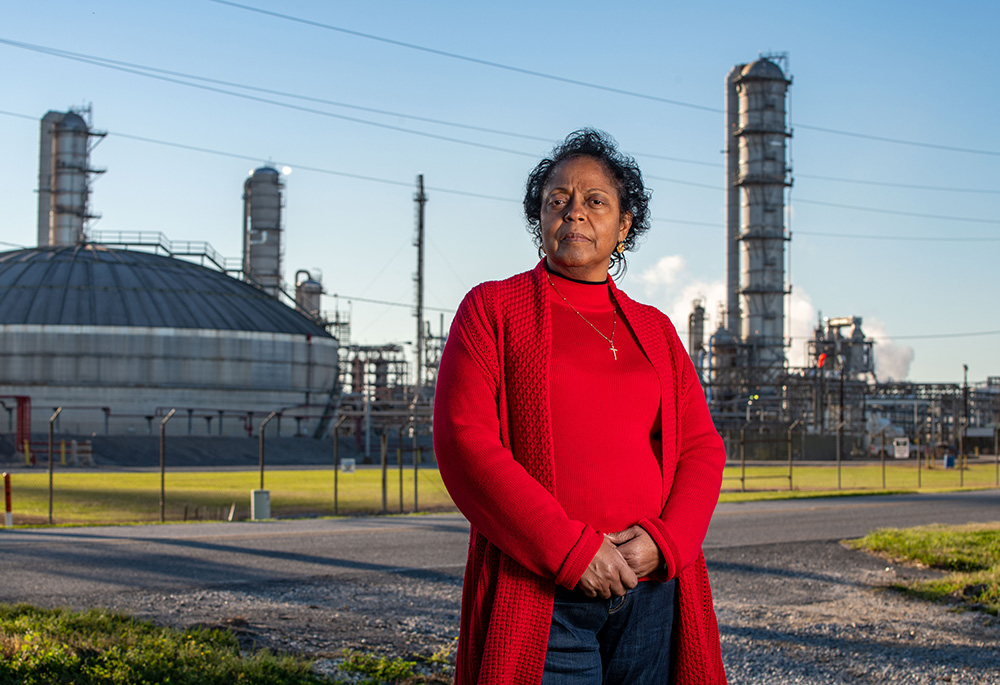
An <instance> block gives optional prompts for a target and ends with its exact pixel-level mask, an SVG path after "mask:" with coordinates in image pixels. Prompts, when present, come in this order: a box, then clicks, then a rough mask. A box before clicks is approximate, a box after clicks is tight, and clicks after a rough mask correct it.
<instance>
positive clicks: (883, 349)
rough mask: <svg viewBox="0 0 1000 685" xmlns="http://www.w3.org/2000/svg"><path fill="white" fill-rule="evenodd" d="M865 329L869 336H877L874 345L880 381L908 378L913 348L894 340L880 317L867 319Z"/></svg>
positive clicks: (873, 349) (876, 374) (873, 351)
mask: <svg viewBox="0 0 1000 685" xmlns="http://www.w3.org/2000/svg"><path fill="white" fill-rule="evenodd" d="M864 330H865V335H866V336H867V337H869V338H875V344H874V345H873V346H872V353H873V356H874V357H875V376H876V377H877V378H878V379H879V380H880V381H903V380H906V379H907V377H908V376H909V375H910V365H911V364H912V363H913V357H914V352H913V348H912V347H910V346H909V345H901V344H900V343H897V342H894V341H893V340H892V338H890V337H889V335H888V334H887V333H886V328H885V324H884V323H883V322H882V321H880V320H879V319H874V318H872V319H865V320H864Z"/></svg>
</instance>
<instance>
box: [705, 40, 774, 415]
mask: <svg viewBox="0 0 1000 685" xmlns="http://www.w3.org/2000/svg"><path fill="white" fill-rule="evenodd" d="M772 59H774V58H768V57H762V58H761V59H758V60H757V61H756V62H752V63H750V64H739V65H736V66H735V67H733V69H732V70H731V71H730V72H729V74H728V75H727V76H726V82H725V88H726V90H725V103H726V147H725V153H726V165H725V166H726V179H725V200H726V208H725V215H726V235H725V248H726V303H725V315H724V320H723V323H722V325H721V326H720V328H719V329H718V330H717V331H716V333H715V334H714V335H713V336H712V342H711V350H710V355H709V358H710V360H711V361H710V370H709V376H708V379H707V380H708V382H709V384H710V385H711V386H712V388H713V389H712V393H711V398H712V399H713V401H714V402H715V403H716V405H717V406H716V410H717V411H719V412H721V413H725V412H727V411H728V412H736V411H738V410H739V409H740V408H741V404H742V403H744V402H746V400H747V398H748V397H750V396H752V395H759V394H760V393H761V392H764V393H766V392H767V390H766V389H767V388H776V387H777V386H778V385H779V384H778V380H779V379H780V377H781V376H782V374H784V372H785V367H786V361H785V330H784V329H785V295H786V294H787V293H788V286H787V284H786V282H785V242H786V241H787V240H788V233H787V231H786V228H785V189H786V188H788V187H790V186H791V178H790V175H789V174H790V168H789V166H788V163H787V161H786V160H787V141H788V138H790V137H791V132H790V131H789V130H788V127H787V123H786V106H785V96H786V92H787V90H788V86H789V84H790V83H791V81H790V80H789V79H788V78H786V76H785V74H784V72H783V71H782V69H781V67H779V66H778V65H777V64H776V63H775V62H774V61H772ZM730 405H731V406H730Z"/></svg>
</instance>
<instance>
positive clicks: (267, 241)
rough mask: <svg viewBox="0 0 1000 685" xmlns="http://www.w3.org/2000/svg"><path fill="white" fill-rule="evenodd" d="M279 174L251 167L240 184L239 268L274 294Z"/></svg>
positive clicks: (278, 265)
mask: <svg viewBox="0 0 1000 685" xmlns="http://www.w3.org/2000/svg"><path fill="white" fill-rule="evenodd" d="M282 187H283V184H282V182H281V174H280V173H279V172H278V170H277V169H274V168H273V167H268V166H265V167H260V168H259V169H255V170H254V171H253V172H252V173H251V174H250V176H249V177H248V178H247V180H246V181H245V182H244V184H243V272H244V273H245V274H246V275H247V276H248V277H249V278H250V279H251V280H252V281H255V282H256V283H257V284H259V285H260V286H261V287H262V288H263V289H264V290H265V291H266V292H267V293H269V294H270V295H272V296H274V297H277V296H278V293H280V292H281V289H282V279H281V205H282V200H281V191H282Z"/></svg>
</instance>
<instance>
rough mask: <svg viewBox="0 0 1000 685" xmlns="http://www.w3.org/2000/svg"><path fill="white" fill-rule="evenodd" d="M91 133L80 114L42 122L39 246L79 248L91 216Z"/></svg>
mask: <svg viewBox="0 0 1000 685" xmlns="http://www.w3.org/2000/svg"><path fill="white" fill-rule="evenodd" d="M89 137H90V130H89V127H88V126H87V122H86V121H84V119H83V117H81V116H80V115H79V114H77V113H76V112H48V113H46V115H45V116H44V117H43V118H42V127H41V133H40V136H39V153H40V154H39V163H38V244H39V245H40V246H45V245H76V244H77V243H79V242H82V240H83V228H84V223H85V222H86V220H87V218H88V216H89V213H88V211H87V209H88V208H87V195H88V188H89V179H88V174H89V173H90V170H89V149H88V139H89Z"/></svg>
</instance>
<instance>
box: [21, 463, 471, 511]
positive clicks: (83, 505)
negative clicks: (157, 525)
mask: <svg viewBox="0 0 1000 685" xmlns="http://www.w3.org/2000/svg"><path fill="white" fill-rule="evenodd" d="M333 476H334V472H333V471H332V470H331V469H325V470H269V471H267V472H266V473H265V476H264V488H265V489H266V490H268V491H270V498H271V514H272V516H273V517H275V518H278V517H282V518H291V517H304V516H330V515H333V514H334V477H333ZM48 484H49V480H48V473H47V472H41V471H27V472H26V471H19V472H15V473H14V474H13V475H12V477H11V485H12V491H13V511H14V523H15V525H21V524H26V525H38V524H44V523H47V522H48V507H49V495H48ZM417 485H418V487H419V491H418V504H419V508H420V510H421V511H439V510H442V509H452V508H453V507H454V505H453V504H452V501H451V498H450V497H449V496H448V493H447V491H446V490H445V488H444V484H443V483H442V482H441V476H440V474H439V473H438V471H437V470H436V469H420V470H419V472H418V481H417ZM259 486H260V472H259V471H184V472H171V473H167V474H166V477H165V479H164V489H165V503H164V516H165V519H166V520H167V521H174V522H176V521H182V520H189V521H190V520H195V519H199V520H205V519H219V518H228V515H229V511H230V508H231V506H232V505H233V504H235V505H236V509H235V516H234V519H236V520H241V519H246V518H248V517H249V515H250V491H251V490H253V489H256V488H258V487H259ZM402 493H403V510H404V511H413V469H405V470H404V471H403V488H402ZM387 510H388V512H390V513H398V512H399V511H400V487H399V471H398V470H390V471H389V473H388V479H387ZM381 511H382V473H381V471H380V470H378V469H359V470H357V471H355V472H354V473H340V474H338V478H337V513H338V514H342V515H343V514H347V515H352V514H371V513H379V512H381ZM52 517H53V522H54V523H56V524H60V523H64V524H65V523H72V524H95V523H136V522H151V521H159V520H160V474H159V473H158V472H120V471H114V472H111V471H69V470H66V471H61V472H60V471H57V472H56V473H55V477H54V482H53V507H52Z"/></svg>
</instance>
